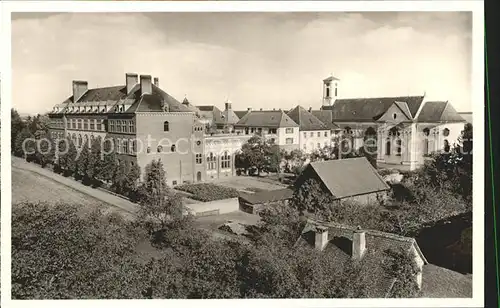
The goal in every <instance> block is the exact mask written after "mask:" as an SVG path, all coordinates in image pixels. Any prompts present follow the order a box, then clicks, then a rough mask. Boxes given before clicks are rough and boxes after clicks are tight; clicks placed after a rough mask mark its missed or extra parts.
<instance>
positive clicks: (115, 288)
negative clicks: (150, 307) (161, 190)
mask: <svg viewBox="0 0 500 308" xmlns="http://www.w3.org/2000/svg"><path fill="white" fill-rule="evenodd" d="M12 212H13V213H12V257H13V259H12V260H13V262H12V296H13V298H15V299H71V298H82V299H84V298H102V299H105V298H108V299H111V298H142V292H143V291H144V290H145V289H146V288H147V287H148V284H147V283H148V281H147V280H145V279H144V276H145V274H144V267H143V266H142V265H141V264H140V263H138V262H137V260H138V256H137V253H136V250H135V249H136V247H137V245H138V243H139V240H140V239H141V238H143V236H144V234H143V232H142V231H141V230H140V229H137V228H134V227H133V226H132V225H130V224H129V223H128V222H126V221H124V220H123V219H122V218H121V217H120V216H117V215H103V214H102V213H101V212H100V211H95V212H92V213H83V212H82V211H79V208H78V207H77V206H75V205H72V204H59V205H49V204H43V203H42V204H36V203H23V204H18V205H16V206H14V207H13V209H12Z"/></svg>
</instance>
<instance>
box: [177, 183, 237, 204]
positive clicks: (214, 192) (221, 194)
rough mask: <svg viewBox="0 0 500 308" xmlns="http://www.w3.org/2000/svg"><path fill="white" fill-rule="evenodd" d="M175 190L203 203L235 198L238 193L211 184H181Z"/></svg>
mask: <svg viewBox="0 0 500 308" xmlns="http://www.w3.org/2000/svg"><path fill="white" fill-rule="evenodd" d="M176 189H178V190H181V191H185V192H188V193H190V194H192V196H191V198H193V199H195V200H199V201H203V202H209V201H215V200H223V199H229V198H237V197H238V196H239V194H238V191H237V190H236V189H234V188H230V187H224V186H220V185H215V184H212V183H197V184H183V185H180V186H177V187H176Z"/></svg>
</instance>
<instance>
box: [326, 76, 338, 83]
mask: <svg viewBox="0 0 500 308" xmlns="http://www.w3.org/2000/svg"><path fill="white" fill-rule="evenodd" d="M337 80H340V79H338V78H337V77H334V76H333V75H331V76H330V77H328V78H326V79H323V82H328V81H337Z"/></svg>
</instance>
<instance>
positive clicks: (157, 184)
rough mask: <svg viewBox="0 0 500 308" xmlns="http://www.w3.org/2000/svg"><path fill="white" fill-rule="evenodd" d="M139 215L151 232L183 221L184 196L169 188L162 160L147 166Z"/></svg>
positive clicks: (139, 198)
mask: <svg viewBox="0 0 500 308" xmlns="http://www.w3.org/2000/svg"><path fill="white" fill-rule="evenodd" d="M138 195H139V196H138V202H139V204H140V210H139V217H140V220H141V221H143V223H144V224H145V225H146V227H147V228H148V230H149V231H150V232H151V233H153V234H154V233H156V232H159V231H161V230H163V229H165V228H167V227H168V226H169V225H170V224H172V223H177V222H180V221H183V219H184V214H186V213H185V212H186V209H185V207H184V204H183V199H182V196H181V195H179V194H178V193H175V192H174V191H173V190H171V189H169V187H168V186H167V182H166V178H165V170H164V169H163V163H162V162H161V160H160V159H159V160H157V161H156V160H153V161H152V162H151V163H149V164H148V165H147V166H146V168H145V176H144V182H143V184H142V185H141V186H140V188H139V192H138Z"/></svg>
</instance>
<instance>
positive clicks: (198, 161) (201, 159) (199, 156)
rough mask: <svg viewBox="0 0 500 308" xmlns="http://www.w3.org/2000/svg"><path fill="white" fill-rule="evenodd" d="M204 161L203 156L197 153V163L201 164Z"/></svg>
mask: <svg viewBox="0 0 500 308" xmlns="http://www.w3.org/2000/svg"><path fill="white" fill-rule="evenodd" d="M202 162H203V156H202V155H201V154H196V163H197V164H198V165H199V164H201V163H202Z"/></svg>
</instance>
